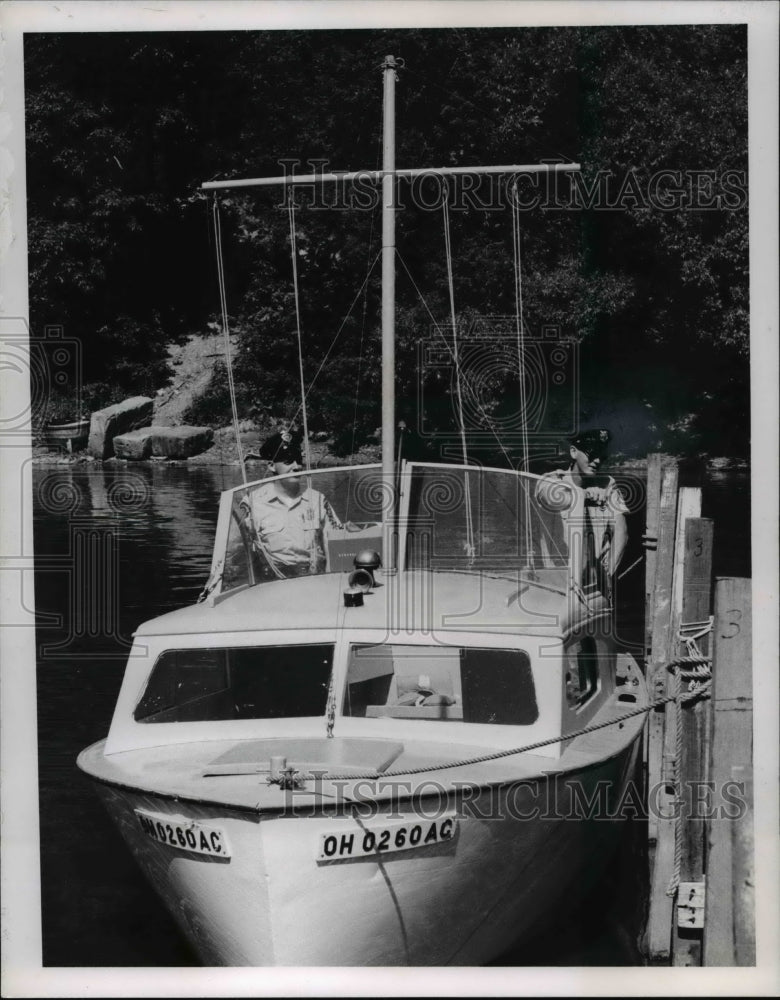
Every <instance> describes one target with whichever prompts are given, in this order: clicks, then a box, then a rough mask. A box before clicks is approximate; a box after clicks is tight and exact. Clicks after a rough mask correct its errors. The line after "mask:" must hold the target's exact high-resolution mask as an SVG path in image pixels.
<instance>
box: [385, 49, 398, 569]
mask: <svg viewBox="0 0 780 1000" xmlns="http://www.w3.org/2000/svg"><path fill="white" fill-rule="evenodd" d="M382 69H383V71H384V108H383V116H382V479H383V481H384V483H385V490H386V491H387V497H388V499H389V500H390V503H389V509H388V510H387V512H386V517H385V521H386V523H387V525H388V527H389V529H390V532H389V537H388V539H387V540H388V542H390V544H389V545H386V546H385V569H390V570H392V569H394V568H395V553H394V551H393V545H392V525H393V522H394V520H395V185H396V180H395V80H396V74H395V69H396V62H395V58H394V57H393V56H387V57H386V58H385V61H384V63H383V64H382Z"/></svg>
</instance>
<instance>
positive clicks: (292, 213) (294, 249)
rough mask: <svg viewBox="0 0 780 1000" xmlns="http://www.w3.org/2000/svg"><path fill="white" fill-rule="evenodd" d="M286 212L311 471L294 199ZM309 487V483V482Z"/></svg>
mask: <svg viewBox="0 0 780 1000" xmlns="http://www.w3.org/2000/svg"><path fill="white" fill-rule="evenodd" d="M287 211H288V214H289V216H290V256H291V257H292V272H293V289H294V291H295V326H296V329H297V331H298V374H299V376H300V382H301V410H302V414H303V454H304V458H305V463H306V471H307V472H310V471H311V456H310V455H309V418H308V413H307V410H306V386H305V384H304V381H303V345H302V342H301V307H300V302H299V299H298V250H297V246H296V242H295V197H292V198H290V199H289V203H288V205H287ZM309 486H311V482H309Z"/></svg>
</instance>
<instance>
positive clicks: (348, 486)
mask: <svg viewBox="0 0 780 1000" xmlns="http://www.w3.org/2000/svg"><path fill="white" fill-rule="evenodd" d="M400 486H401V490H400V499H399V508H398V509H399V515H400V521H399V526H400V530H401V532H402V533H403V534H402V537H404V538H405V542H404V544H402V545H401V547H400V550H399V551H400V560H401V562H402V564H403V568H404V569H407V570H420V569H422V570H434V571H439V572H440V571H455V572H470V573H482V572H486V573H493V574H496V573H497V574H502V575H507V576H513V577H514V578H516V577H517V574H518V572H520V571H523V570H531V571H533V575H534V576H535V579H537V580H538V574H535V571H536V570H558V571H559V574H560V571H561V570H562V569H565V567H567V566H568V565H569V553H570V545H571V537H570V536H571V525H572V524H574V523H575V519H574V518H573V516H572V515H573V513H574V509H575V506H576V504H577V503H578V502H579V501H578V500H577V498H576V496H575V493H576V492H578V491H575V490H573V488H572V487H571V486H570V485H567V484H566V483H561V482H555V483H553V484H552V486H551V485H550V483H549V482H547V481H546V480H544V479H541V478H540V477H538V476H533V475H526V474H522V473H517V472H514V471H511V470H506V471H504V470H497V469H487V470H486V469H478V468H464V467H462V466H452V465H422V464H407V465H405V466H404V468H403V472H402V475H401V478H400ZM387 492H388V491H387V490H386V489H385V486H384V484H383V482H382V470H381V467H380V466H378V465H371V466H361V467H353V468H348V469H321V470H315V471H313V472H310V473H296V474H293V475H287V476H277V477H273V478H270V479H266V480H263V481H261V482H257V483H252V484H251V485H249V486H244V487H239V488H238V489H235V490H232V491H229V492H227V493H225V494H223V497H222V506H221V508H220V526H219V528H218V532H217V541H216V545H215V556H214V561H213V574H214V579H215V580H217V581H218V584H219V585H220V588H221V591H222V593H225V592H229V591H232V590H235V589H236V588H238V587H244V586H250V585H253V584H257V583H265V582H268V581H274V580H283V579H288V578H290V577H296V576H310V575H313V574H319V573H333V572H345V571H346V572H349V571H351V570H352V569H353V565H354V559H355V556H356V555H357V554H358V553H360V552H375V553H378V555H379V557H380V560H381V559H382V556H383V532H382V516H383V512H384V510H385V509H386V506H387V504H386V500H387ZM579 492H581V491H579Z"/></svg>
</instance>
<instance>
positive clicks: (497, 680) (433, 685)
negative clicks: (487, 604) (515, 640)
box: [343, 644, 539, 726]
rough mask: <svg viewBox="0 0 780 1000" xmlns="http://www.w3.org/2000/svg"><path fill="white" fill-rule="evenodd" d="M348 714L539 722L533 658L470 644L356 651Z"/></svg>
mask: <svg viewBox="0 0 780 1000" xmlns="http://www.w3.org/2000/svg"><path fill="white" fill-rule="evenodd" d="M343 711H344V714H345V715H349V716H353V717H358V718H367V719H379V718H381V719H386V718H389V719H420V720H422V719H424V720H427V721H442V722H472V723H483V724H493V725H508V726H527V725H531V724H532V723H534V722H536V720H537V719H538V717H539V708H538V706H537V703H536V691H535V689H534V681H533V674H532V672H531V664H530V662H529V659H528V655H527V654H526V653H524V652H523V651H522V650H519V649H483V648H474V647H470V646H466V647H457V646H455V647H453V646H412V645H399V644H392V645H391V644H382V645H355V646H352V647H351V649H350V655H349V666H348V670H347V684H346V691H345V696H344V709H343Z"/></svg>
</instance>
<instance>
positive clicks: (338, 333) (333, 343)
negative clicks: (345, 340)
mask: <svg viewBox="0 0 780 1000" xmlns="http://www.w3.org/2000/svg"><path fill="white" fill-rule="evenodd" d="M381 255H382V251H381V250H380V251H378V252H377V254H376V256H375V257H374V259H373V261H372V262H371V267H370V268H369V269H368V273H367V274H366V277H365V278H364V280H363V284H362V285H361V286H360V288H359V289H358V291H357V295H356V296H355V297H354V299H353V300H352V302H351V304H350V307H349V309H347V312H346V315H345V316H344V319H343V320H342V321H341V326H340V327H339V328H338V330H336V333H335V335H334V337H333V340H331V342H330V346H329V347H328V349H327V351H326V352H325V356H324V357H323V359H322V361H320V365H319V368H318V369H317V371H316V372H315V373H314V376H313V377H312V380H311V382H309V385H308V388H307V389H306V393H305V395H308V394H309V393H310V392H311V391H312V389H313V388H314V383H315V382H316V381H317V379H318V378H319V377H320V373H321V372H322V369H323V368H324V367H325V365H326V363H327V360H328V358H329V357H330V353H331V351H332V350H333V348H334V347H335V346H336V342H337V341H338V339H339V337H340V336H341V331H342V330H343V329H344V327H345V326H346V323H347V320H348V319H349V317H350V316H351V314H352V310H353V309H354V308H355V305H356V303H357V301H358V299H359V298H360V296H361V295H362V294H363V289H364V288H365V286H366V285H367V284H368V279H369V278H370V277H371V273H372V271H373V270H374V268H375V267H376V262H377V261H378V260H379V258H380V257H381ZM299 413H300V407H298V409H297V410H296V411H295V414H294V416H293V419H296V418H297V416H298V414H299Z"/></svg>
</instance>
